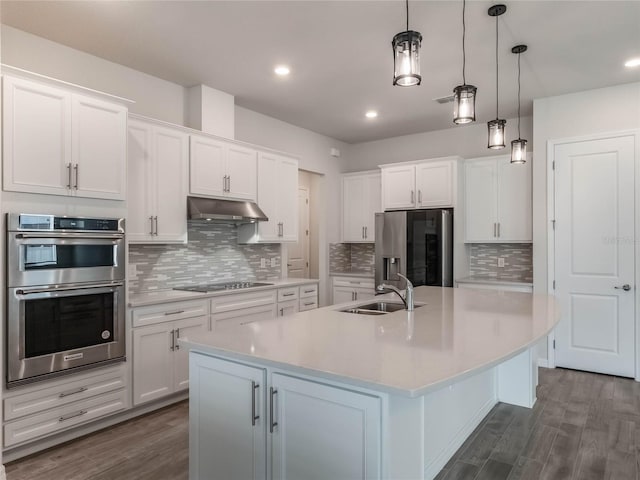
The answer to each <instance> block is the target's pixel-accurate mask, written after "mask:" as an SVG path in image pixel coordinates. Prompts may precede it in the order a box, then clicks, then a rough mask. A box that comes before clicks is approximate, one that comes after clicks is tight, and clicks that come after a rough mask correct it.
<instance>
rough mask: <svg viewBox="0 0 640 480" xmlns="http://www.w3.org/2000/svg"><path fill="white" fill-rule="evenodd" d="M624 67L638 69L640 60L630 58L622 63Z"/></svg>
mask: <svg viewBox="0 0 640 480" xmlns="http://www.w3.org/2000/svg"><path fill="white" fill-rule="evenodd" d="M624 66H625V67H638V66H640V58H632V59H631V60H627V61H626V62H625V63H624Z"/></svg>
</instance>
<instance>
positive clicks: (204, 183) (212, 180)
mask: <svg viewBox="0 0 640 480" xmlns="http://www.w3.org/2000/svg"><path fill="white" fill-rule="evenodd" d="M190 143H191V153H190V160H189V162H190V164H189V175H190V177H189V193H191V194H192V195H209V196H213V197H223V196H224V195H225V193H226V192H225V190H226V175H227V171H226V162H225V156H226V152H225V149H226V143H225V142H222V141H220V140H215V139H212V138H207V137H203V136H198V135H191V139H190Z"/></svg>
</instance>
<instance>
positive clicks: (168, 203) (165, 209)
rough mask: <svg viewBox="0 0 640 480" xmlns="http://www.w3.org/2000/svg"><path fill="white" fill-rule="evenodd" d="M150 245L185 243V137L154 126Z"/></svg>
mask: <svg viewBox="0 0 640 480" xmlns="http://www.w3.org/2000/svg"><path fill="white" fill-rule="evenodd" d="M153 141H154V148H153V152H154V166H155V174H154V187H155V188H154V191H155V199H154V204H155V211H154V212H153V215H154V217H155V219H154V220H155V222H154V223H155V225H154V242H156V243H176V242H181V243H184V242H186V241H187V168H188V161H189V137H188V135H187V134H185V133H183V132H180V131H177V130H172V129H170V128H163V127H154V135H153Z"/></svg>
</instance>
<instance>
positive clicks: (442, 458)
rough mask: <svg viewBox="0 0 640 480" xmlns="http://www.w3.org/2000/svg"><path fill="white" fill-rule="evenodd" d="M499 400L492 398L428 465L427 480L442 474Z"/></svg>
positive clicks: (425, 472)
mask: <svg viewBox="0 0 640 480" xmlns="http://www.w3.org/2000/svg"><path fill="white" fill-rule="evenodd" d="M497 403H498V400H497V398H491V399H489V400H488V401H487V403H485V404H484V405H483V406H482V407H481V408H480V410H478V411H477V412H476V413H475V415H473V417H471V418H470V419H469V421H468V422H467V423H466V424H465V425H464V426H463V427H462V428H461V429H460V431H459V432H458V433H457V434H456V435H455V436H454V437H453V438H452V439H451V441H450V442H449V444H448V445H447V446H446V447H445V448H444V449H443V450H442V451H441V452H440V454H439V455H438V456H437V457H436V459H435V460H434V461H433V462H431V463H430V464H429V465H427V466H426V467H425V469H424V478H425V480H431V479H433V478H435V477H436V475H438V473H440V470H442V468H443V467H444V466H445V465H446V464H447V462H448V461H449V460H450V459H451V457H453V455H454V454H455V453H456V452H457V451H458V449H459V448H460V447H461V446H462V444H463V443H464V442H465V440H466V439H467V438H469V435H471V433H472V432H473V431H474V430H475V428H476V427H477V426H478V425H480V422H482V420H483V419H484V417H486V416H487V415H488V414H489V412H490V411H491V409H492V408H493V407H494V406H495V405H497Z"/></svg>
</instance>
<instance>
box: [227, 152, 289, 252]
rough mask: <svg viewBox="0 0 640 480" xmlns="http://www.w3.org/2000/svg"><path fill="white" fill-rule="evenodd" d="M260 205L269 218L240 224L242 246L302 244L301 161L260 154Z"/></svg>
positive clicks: (281, 156)
mask: <svg viewBox="0 0 640 480" xmlns="http://www.w3.org/2000/svg"><path fill="white" fill-rule="evenodd" d="M257 203H258V206H259V207H260V208H261V209H262V211H263V212H264V213H265V215H266V216H267V218H268V219H269V220H268V221H266V222H258V223H255V224H246V225H240V226H239V227H238V242H240V243H282V242H297V241H298V161H297V160H296V159H294V158H290V157H286V156H284V155H278V154H276V153H266V152H259V153H258V200H257Z"/></svg>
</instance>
